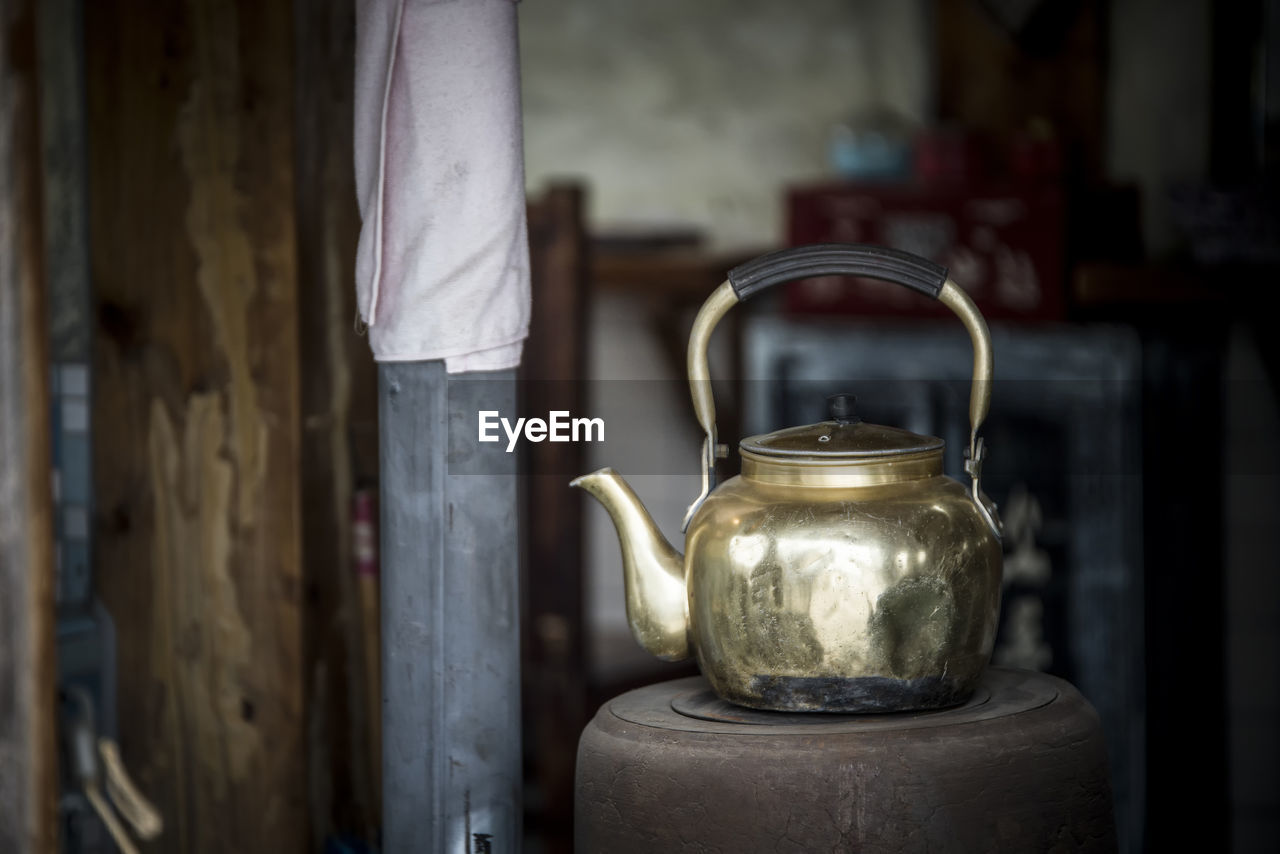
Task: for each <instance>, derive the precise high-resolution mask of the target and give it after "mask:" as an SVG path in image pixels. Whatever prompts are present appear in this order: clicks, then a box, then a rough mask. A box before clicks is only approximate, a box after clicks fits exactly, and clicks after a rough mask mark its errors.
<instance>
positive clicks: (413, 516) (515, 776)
mask: <svg viewBox="0 0 1280 854" xmlns="http://www.w3.org/2000/svg"><path fill="white" fill-rule="evenodd" d="M477 379H484V380H486V381H485V382H477V381H474V380H477ZM450 386H451V383H450V382H449V375H448V374H447V373H446V372H445V369H444V363H443V362H440V361H431V362H383V363H380V364H379V365H378V437H379V447H380V451H379V454H380V470H381V484H382V502H381V510H380V515H381V525H382V529H381V530H382V535H381V539H382V555H381V556H382V563H381V573H382V615H383V617H382V703H383V705H382V732H383V747H382V757H383V770H382V780H383V803H384V806H383V842H384V846H383V850H385V851H388V852H392V854H398V852H428V851H430V852H459V853H461V852H467V854H470V852H489V851H494V852H497V851H518V850H519V849H520V790H521V753H520V639H519V629H520V626H519V591H518V586H517V585H518V562H517V524H516V522H517V516H516V488H515V478H514V477H513V474H514V465H513V467H512V470H511V473H510V474H450V472H449V464H450V460H451V459H453V460H455V461H456V460H457V459H458V458H459V457H460V456H462V455H465V454H467V453H468V445H470V447H471V448H472V449H473V448H474V437H475V430H476V427H475V425H476V416H477V412H478V411H479V410H480V409H499V410H502V411H505V412H514V411H515V408H516V391H515V371H499V372H493V373H487V374H469V375H467V381H465V382H454V383H452V393H451V388H450ZM481 398H483V400H482V399H481ZM451 423H452V424H453V427H454V429H452V430H450V429H449V427H450V424H451ZM451 436H452V447H451V446H450V437H451ZM468 440H470V441H469V442H468Z"/></svg>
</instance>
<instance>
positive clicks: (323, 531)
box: [294, 0, 381, 838]
mask: <svg viewBox="0 0 1280 854" xmlns="http://www.w3.org/2000/svg"><path fill="white" fill-rule="evenodd" d="M294 23H295V28H296V34H297V37H296V40H295V43H296V51H295V81H296V84H295V87H296V93H295V126H296V129H297V130H296V145H295V151H296V158H295V162H296V175H297V182H296V183H297V217H298V335H299V348H300V358H301V363H302V365H303V366H304V367H303V370H302V372H301V375H300V378H299V379H300V383H301V404H302V425H303V427H302V444H301V454H302V468H301V472H300V477H301V485H302V531H303V540H302V542H303V553H302V558H303V565H304V567H305V574H306V590H307V597H306V614H305V620H306V623H305V637H306V659H307V662H308V665H307V672H306V695H307V706H308V755H309V760H310V766H311V776H310V787H311V789H310V795H309V799H310V810H311V827H312V836H313V838H320V837H321V836H322V835H324V834H326V833H328V832H331V831H334V830H339V831H343V832H348V833H352V832H354V833H368V832H369V830H370V829H372V828H374V827H376V826H377V824H378V822H379V818H380V807H379V798H378V791H379V784H380V783H381V762H380V757H381V746H380V742H379V740H378V723H379V722H380V704H379V703H378V702H377V700H376V698H375V699H374V701H373V702H372V703H370V701H369V694H370V692H371V691H376V682H377V678H376V677H377V666H378V661H377V658H376V651H377V649H378V639H377V623H376V619H375V621H374V623H373V625H372V626H369V625H367V620H366V618H365V617H363V613H364V612H363V611H362V609H361V602H362V600H361V593H362V592H369V593H372V594H373V595H372V598H371V600H370V601H371V602H372V603H373V604H374V605H375V606H376V602H377V589H376V581H377V579H376V577H374V578H372V579H367V580H365V581H364V582H363V583H364V584H366V585H367V584H373V585H375V586H374V589H373V590H371V591H362V590H360V589H359V587H360V585H358V584H357V580H356V578H355V577H354V576H353V574H352V572H353V569H352V554H353V544H352V524H351V501H352V497H353V494H354V491H355V489H356V488H357V487H358V486H360V485H361V484H368V483H371V482H373V481H374V479H375V478H376V477H377V474H378V448H377V418H378V402H377V385H378V384H377V372H376V369H375V367H374V362H373V355H372V353H371V352H370V350H369V344H368V341H367V340H366V339H365V338H364V337H362V336H361V335H359V334H357V332H356V329H355V327H354V318H355V317H356V301H355V288H354V287H353V286H352V283H353V282H354V281H355V252H356V241H357V239H358V238H359V233H360V215H359V210H358V208H357V207H356V191H355V175H354V172H353V170H352V167H351V164H352V162H353V157H354V155H353V151H352V147H353V133H352V131H353V128H352V124H351V116H352V113H353V97H354V93H353V86H354V80H353V76H352V73H351V70H352V68H353V67H354V62H355V57H354V52H355V6H354V3H353V2H352V0H334V2H327V3H309V2H298V3H295V4H294ZM375 618H376V607H375ZM368 632H372V634H373V636H372V637H369V638H362V636H363V635H365V634H366V633H368ZM365 639H367V640H368V641H369V643H368V644H367V646H368V648H370V649H372V650H373V651H374V652H375V657H374V659H373V661H372V667H373V670H372V671H371V670H370V663H369V662H368V661H367V660H366V659H365V658H364V657H363V656H362V655H361V652H362V648H363V647H364V646H365V644H364V643H363V640H365ZM371 676H372V678H371ZM371 705H372V712H373V713H371V709H370V706H371Z"/></svg>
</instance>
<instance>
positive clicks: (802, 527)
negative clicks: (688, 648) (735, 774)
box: [686, 474, 1001, 711]
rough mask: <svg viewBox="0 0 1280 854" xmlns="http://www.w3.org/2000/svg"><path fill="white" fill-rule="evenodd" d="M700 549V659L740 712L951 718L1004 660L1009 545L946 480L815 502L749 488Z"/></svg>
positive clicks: (807, 495) (706, 510)
mask: <svg viewBox="0 0 1280 854" xmlns="http://www.w3.org/2000/svg"><path fill="white" fill-rule="evenodd" d="M825 476H829V475H825ZM687 542H688V545H687V547H688V551H689V554H690V556H691V557H690V558H689V559H688V560H687V562H686V569H687V573H688V591H689V618H690V626H691V630H692V641H693V647H694V649H695V650H696V652H697V655H698V663H699V665H700V667H701V668H702V672H703V675H705V676H706V677H707V679H708V680H709V681H710V682H711V684H712V686H713V687H714V688H715V689H716V692H717V693H718V694H719V695H720V696H722V697H724V698H725V699H727V700H731V701H733V702H735V703H740V704H742V705H745V706H751V707H754V708H772V709H777V708H786V709H791V710H806V711H807V710H821V711H872V710H886V709H906V708H927V707H933V706H946V705H953V704H955V703H958V702H963V701H964V700H965V699H966V697H967V695H968V692H969V690H970V689H971V688H972V685H973V684H974V683H976V681H977V679H978V677H979V676H980V675H981V673H982V669H983V668H984V667H985V666H986V664H987V660H988V658H989V657H990V655H991V648H992V645H993V643H994V641H995V631H996V621H997V617H998V614H999V608H1000V574H1001V550H1000V544H999V542H998V541H996V540H995V539H994V538H993V537H992V536H991V535H990V533H989V531H988V529H987V525H986V522H985V521H984V519H983V518H982V516H981V514H980V513H979V512H978V510H977V509H976V508H975V507H974V505H973V501H972V500H971V499H970V496H969V493H968V490H966V489H965V488H964V487H963V486H961V485H960V484H959V483H957V482H955V481H953V480H951V479H950V478H946V477H943V476H941V475H940V474H937V475H934V476H931V477H922V478H914V477H913V478H910V479H904V480H901V481H896V482H890V483H885V484H879V485H871V486H861V487H859V486H854V487H840V486H827V487H818V488H807V489H806V488H802V489H797V488H796V487H795V486H794V485H790V484H782V485H779V484H773V483H768V482H762V481H760V480H757V479H755V478H752V477H748V476H747V475H746V474H744V475H743V476H741V477H735V478H733V479H731V480H729V481H727V482H725V483H724V484H722V485H721V486H720V487H719V488H718V489H717V490H716V491H715V492H713V493H712V494H711V496H710V497H709V498H708V499H707V501H706V502H705V503H704V504H703V507H702V509H701V510H700V511H699V513H698V515H697V516H696V517H695V518H694V520H693V522H692V524H691V525H690V527H689V535H688V541H687Z"/></svg>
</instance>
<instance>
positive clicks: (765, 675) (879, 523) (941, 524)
mask: <svg viewBox="0 0 1280 854" xmlns="http://www.w3.org/2000/svg"><path fill="white" fill-rule="evenodd" d="M825 275H856V276H865V277H871V278H878V279H884V280H886V281H890V282H896V283H897V284H900V285H903V286H905V287H908V288H911V289H913V290H916V291H919V292H921V293H924V294H926V295H928V296H930V297H933V298H935V299H937V300H939V301H940V302H942V303H943V304H944V305H946V306H947V307H948V308H950V309H951V310H952V311H953V312H955V313H956V315H957V316H959V318H960V320H961V322H962V323H963V324H964V326H965V328H966V329H967V330H968V332H969V336H970V338H971V340H972V342H973V354H974V360H973V386H972V390H971V395H970V401H969V421H970V433H969V447H968V448H967V449H966V454H965V456H966V462H965V470H966V472H967V473H968V475H969V477H970V478H971V483H970V485H969V487H965V486H962V485H961V484H960V483H958V482H956V481H955V480H952V479H951V478H948V477H946V476H944V475H943V474H942V453H943V442H942V440H941V439H937V438H933V437H930V436H920V435H916V434H914V433H910V432H908V431H906V430H901V429H898V428H895V427H882V426H878V425H873V424H867V423H865V422H863V421H862V420H861V419H860V418H859V417H858V416H857V415H856V413H855V412H853V407H852V401H851V399H850V398H849V397H847V396H843V395H840V396H836V397H835V398H832V399H830V403H831V419H830V420H828V421H823V422H821V423H818V424H811V425H808V426H804V427H790V428H786V429H783V430H779V431H777V432H774V433H769V434H767V435H763V436H753V437H751V438H748V439H743V440H742V441H741V442H740V443H739V449H740V452H741V458H742V473H741V475H739V476H737V477H734V478H731V479H730V480H728V481H726V482H725V483H723V484H721V485H720V486H718V487H716V486H715V483H714V480H715V460H716V458H717V457H718V456H723V455H724V453H725V448H724V447H723V446H721V445H718V444H717V441H716V424H715V402H714V400H713V398H712V392H711V383H710V377H709V374H708V368H707V342H708V341H709V339H710V337H711V332H712V330H713V329H714V328H715V325H716V323H717V322H719V320H720V318H722V317H723V316H724V315H725V313H726V312H727V311H728V310H729V309H730V308H731V307H732V306H734V305H736V304H737V303H739V302H741V301H742V300H745V299H747V298H748V297H750V296H752V295H753V294H755V293H758V292H759V291H761V290H764V289H766V288H769V287H771V286H773V285H776V284H780V283H782V282H787V281H790V280H793V279H801V278H806V277H809V276H825ZM688 359H689V368H688V372H689V384H690V389H691V391H692V394H693V408H694V411H695V413H696V415H697V418H698V423H699V424H700V425H701V426H702V428H703V430H705V431H706V439H705V441H704V443H703V452H702V493H701V494H700V495H699V496H698V498H697V499H696V500H695V501H694V502H693V504H692V506H690V508H689V512H688V514H687V515H686V516H685V520H684V529H685V532H686V536H685V555H683V556H681V555H680V553H679V552H677V551H676V550H675V549H674V548H672V547H671V545H670V544H669V543H667V541H666V540H665V539H664V538H663V536H662V534H661V533H659V531H658V529H657V527H656V526H655V525H654V523H653V520H652V519H651V518H650V517H649V514H648V513H647V512H646V511H645V509H644V507H643V505H642V504H641V503H640V501H639V499H637V497H636V494H635V493H634V492H633V491H632V490H631V488H630V486H628V485H627V483H626V481H624V480H623V479H622V478H621V477H620V476H619V475H618V474H617V473H616V472H614V471H613V470H612V469H608V468H605V469H601V470H599V471H597V472H594V473H592V474H588V475H584V476H582V477H579V478H577V479H576V480H574V481H573V484H572V485H574V486H579V487H582V488H583V489H585V490H587V491H588V492H589V493H591V494H592V495H593V496H595V497H596V498H597V499H598V500H599V501H600V503H601V504H603V505H604V507H605V509H606V510H608V511H609V513H610V515H611V516H612V517H613V522H614V524H615V525H616V527H617V529H618V539H619V541H620V542H621V545H622V554H623V567H624V572H625V575H626V578H625V584H626V597H627V618H628V621H629V622H630V624H631V630H632V633H633V634H634V635H635V637H636V640H637V641H639V643H640V644H641V646H643V647H644V648H645V649H647V650H648V651H649V652H651V653H652V654H654V655H656V656H657V657H658V658H661V659H664V660H667V661H680V660H682V659H685V658H687V657H688V656H689V655H690V653H691V652H692V653H693V654H694V655H696V656H697V660H698V665H699V667H700V668H701V670H702V673H703V675H704V676H706V678H707V679H708V680H709V681H710V683H711V685H712V687H713V688H714V689H715V691H716V693H717V694H719V695H720V696H721V697H722V698H724V699H726V700H729V701H731V702H734V703H737V704H740V705H743V706H749V707H752V708H757V709H772V710H778V711H826V712H885V711H901V710H908V709H928V708H939V707H944V706H950V705H955V704H957V703H962V702H964V701H965V700H966V699H967V698H968V696H969V694H970V693H971V692H972V690H973V687H974V685H975V684H976V682H977V680H978V678H979V677H980V676H981V674H982V671H983V669H984V668H985V667H986V665H987V662H988V660H989V658H990V656H991V648H992V645H993V643H994V641H995V633H996V623H997V619H998V616H999V609H1000V588H1001V560H1002V558H1001V547H1000V531H1001V529H1000V521H999V518H998V516H997V514H996V509H995V506H994V504H992V503H991V501H990V500H989V499H988V498H987V497H986V496H985V495H984V494H983V492H982V489H981V486H980V478H981V473H982V461H983V457H984V449H983V442H982V439H981V438H980V437H979V436H978V428H979V426H981V424H982V422H983V420H984V418H985V417H986V415H987V410H988V408H989V405H990V393H991V384H990V381H991V374H992V356H991V339H990V334H989V332H988V330H987V324H986V321H985V320H983V318H982V315H981V314H979V312H978V310H977V308H976V307H975V306H974V304H973V302H972V301H971V300H970V299H969V297H968V295H966V294H965V292H964V291H963V290H962V289H961V288H960V287H959V286H957V285H956V284H955V283H954V282H952V281H951V280H950V279H949V278H948V277H947V271H946V269H945V268H943V267H940V266H938V265H936V264H933V263H931V262H929V261H926V260H924V259H921V258H917V257H915V256H913V255H909V254H907V253H904V252H898V251H895V250H890V249H885V248H881V247H874V246H863V245H852V244H850V245H845V244H827V245H819V246H808V247H802V248H797V249H786V250H782V251H779V252H773V253H771V254H768V255H764V256H762V257H760V258H757V259H755V260H754V261H750V262H748V263H746V264H743V265H742V266H739V267H736V268H734V269H733V270H732V271H730V273H729V278H728V281H726V282H725V283H724V284H722V285H720V287H719V288H717V289H716V290H715V291H714V292H713V293H712V294H711V296H710V297H709V298H708V299H707V301H706V302H705V303H704V304H703V306H702V308H701V310H700V311H699V312H698V315H697V318H696V319H695V320H694V324H693V331H692V333H691V335H690V339H689V355H688Z"/></svg>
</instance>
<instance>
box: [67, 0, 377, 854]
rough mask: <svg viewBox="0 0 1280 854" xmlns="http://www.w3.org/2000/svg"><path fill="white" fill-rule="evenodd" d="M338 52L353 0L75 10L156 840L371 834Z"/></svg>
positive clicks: (129, 716) (251, 841) (102, 402)
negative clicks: (161, 829)
mask: <svg viewBox="0 0 1280 854" xmlns="http://www.w3.org/2000/svg"><path fill="white" fill-rule="evenodd" d="M353 49H354V6H353V4H352V3H351V2H350V0H342V2H334V3H324V4H314V3H305V2H300V3H298V4H297V5H296V8H295V7H294V6H293V5H292V4H290V3H288V2H266V3H264V2H248V1H247V0H236V2H224V0H184V2H180V3H172V4H163V5H160V6H157V5H156V4H151V3H145V2H141V0H103V2H93V3H86V4H85V50H86V63H85V64H86V70H87V71H86V76H87V99H88V110H89V117H88V125H89V140H88V147H89V151H90V200H91V201H90V207H91V211H90V231H91V235H92V236H91V241H92V248H91V251H92V274H93V287H94V296H95V301H96V310H97V323H98V326H97V332H96V347H95V352H94V359H95V370H96V372H97V373H96V383H97V386H96V396H95V403H94V420H95V423H96V425H97V432H96V434H95V471H94V476H95V481H96V483H97V485H98V507H97V518H96V524H97V534H98V548H97V553H96V555H95V557H96V561H97V587H98V591H99V595H100V596H101V597H102V599H103V600H104V602H105V603H106V606H107V608H108V609H109V610H110V611H111V613H112V614H113V616H114V617H115V620H116V626H117V631H118V635H119V676H120V684H119V713H120V721H121V725H120V726H121V732H120V737H121V747H122V750H123V752H124V758H125V761H126V763H127V764H128V766H129V768H130V770H131V772H132V773H133V774H134V776H135V778H136V780H137V781H138V783H139V786H140V787H141V788H142V789H143V791H144V792H145V793H146V794H147V795H149V796H150V797H152V798H154V799H155V800H156V802H157V804H158V806H159V807H160V809H161V811H162V813H163V814H164V817H165V819H166V822H167V827H166V830H165V833H164V835H163V836H162V837H161V839H160V840H159V841H158V842H157V843H156V845H155V846H154V847H155V849H156V850H165V851H210V852H213V851H219V852H221V851H272V852H288V851H303V850H310V849H314V848H317V847H318V846H319V845H320V844H321V843H322V841H323V839H324V837H326V836H328V835H329V834H331V833H333V832H335V831H343V832H354V833H357V834H360V835H364V836H366V837H367V836H368V835H369V834H370V833H371V831H372V828H373V826H374V825H375V824H376V820H377V800H376V783H377V774H376V768H377V765H376V764H374V763H375V761H376V760H374V759H372V758H371V756H372V757H376V756H377V751H376V744H374V743H373V741H371V735H370V729H369V723H370V721H369V717H370V713H369V711H368V704H367V701H366V691H367V687H368V674H367V673H366V672H365V668H364V666H363V659H362V658H361V655H360V653H361V646H362V644H361V631H362V630H363V626H362V624H361V621H360V616H361V615H360V612H359V609H358V607H357V605H356V603H358V602H359V598H358V596H357V595H356V591H355V589H354V586H355V580H354V578H353V576H352V574H351V568H350V567H351V564H350V559H349V556H350V554H351V524H350V511H349V507H350V502H351V497H352V491H353V489H354V488H355V487H356V486H357V485H359V484H360V483H361V482H362V481H364V480H365V479H367V478H372V477H374V476H376V474H377V449H376V397H375V395H376V382H375V374H374V369H373V362H372V358H371V356H370V354H369V349H368V346H367V343H366V342H365V341H364V340H363V339H362V338H361V337H359V335H358V334H357V332H356V330H355V328H354V319H355V295H354V288H353V282H354V272H353V271H354V256H355V242H356V238H357V236H358V232H359V218H358V212H357V210H356V206H355V189H354V186H353V178H352V166H351V164H352V153H351V137H352V128H351V86H352V67H353V61H352V52H353Z"/></svg>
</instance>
